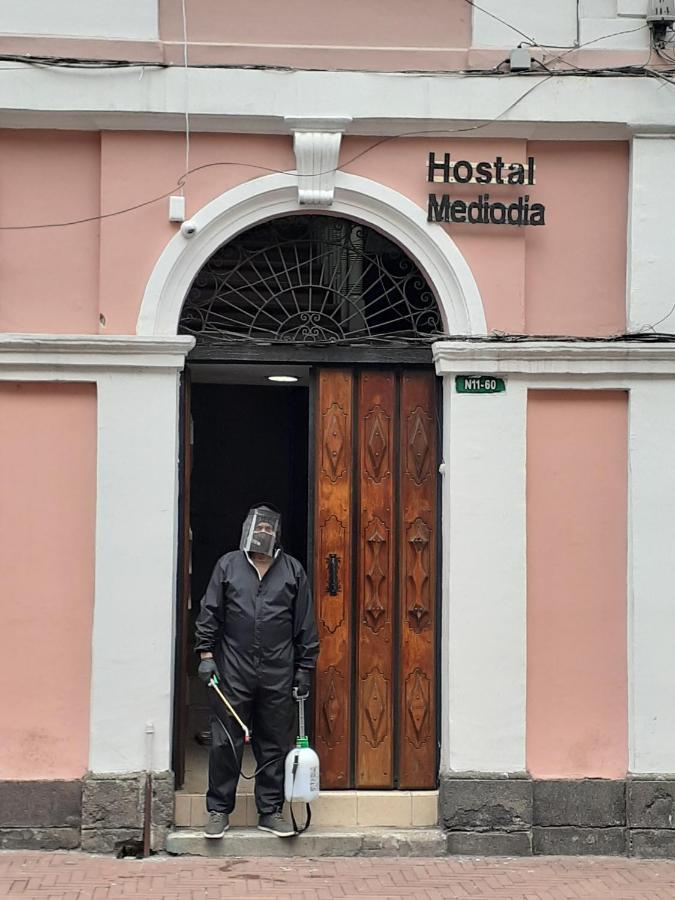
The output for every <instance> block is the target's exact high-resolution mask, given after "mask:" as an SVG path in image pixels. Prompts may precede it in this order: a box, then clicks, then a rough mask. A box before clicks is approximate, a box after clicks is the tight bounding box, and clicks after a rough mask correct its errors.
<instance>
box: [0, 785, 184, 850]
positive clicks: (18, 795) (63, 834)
mask: <svg viewBox="0 0 675 900" xmlns="http://www.w3.org/2000/svg"><path fill="white" fill-rule="evenodd" d="M144 805H145V773H142V772H135V773H131V774H128V775H87V776H85V777H84V778H83V779H82V780H78V781H0V849H2V850H17V849H30V850H38V849H39V850H75V849H78V848H79V849H82V850H88V851H90V852H97V853H116V852H119V851H120V850H121V849H122V848H123V846H127V847H128V846H129V845H131V847H133V845H134V843H137V844H139V845H141V844H142V841H143V813H144ZM173 821H174V780H173V773H172V772H155V773H154V774H153V777H152V837H151V846H152V849H153V850H163V849H164V847H165V846H166V836H167V833H168V831H169V829H170V828H171V826H172V825H173Z"/></svg>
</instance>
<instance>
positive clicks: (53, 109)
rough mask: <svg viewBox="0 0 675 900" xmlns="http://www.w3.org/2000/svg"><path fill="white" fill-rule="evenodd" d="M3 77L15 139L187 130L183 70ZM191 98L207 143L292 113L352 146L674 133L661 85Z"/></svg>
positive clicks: (232, 81)
mask: <svg viewBox="0 0 675 900" xmlns="http://www.w3.org/2000/svg"><path fill="white" fill-rule="evenodd" d="M539 6H541V7H542V9H543V8H544V6H546V8H547V9H548V8H549V7H550V4H542V3H539ZM544 14H546V15H548V12H545V13H544ZM506 18H509V16H507V17H506ZM512 37H513V36H512ZM540 40H542V38H541V37H540ZM512 45H513V44H512V38H511V39H510V40H509V46H512ZM0 73H1V75H2V77H1V78H0V111H1V112H2V118H3V123H4V125H5V127H7V128H21V127H27V128H28V127H33V128H36V127H41V128H42V127H44V128H49V127H55V128H77V129H90V130H94V131H100V130H101V129H102V128H106V129H115V128H119V129H126V130H131V131H134V130H138V131H180V130H182V129H183V128H184V127H185V73H184V71H183V69H182V67H179V66H176V67H171V68H169V69H166V70H145V72H144V74H143V78H142V80H141V79H139V77H138V74H137V72H136V70H130V71H129V72H127V73H122V72H119V71H115V72H96V73H95V75H92V74H91V73H89V74H86V73H82V72H78V73H72V72H71V73H69V74H68V76H67V77H66V76H64V73H63V72H61V71H52V70H50V69H48V68H44V69H36V68H35V67H32V66H31V67H29V66H26V67H25V68H23V67H21V66H18V67H17V65H16V63H14V62H11V63H4V64H2V63H0ZM535 86H537V90H532V88H534V87H535ZM189 87H190V115H191V118H192V120H193V123H194V125H195V127H198V129H199V130H200V131H205V132H218V133H220V132H235V133H237V134H240V133H244V132H251V133H256V134H288V131H289V127H288V123H287V116H288V111H289V109H292V110H294V112H295V118H297V119H302V118H305V116H306V115H307V114H309V111H315V110H317V109H331V110H335V111H336V115H337V113H339V114H340V115H341V116H343V117H345V118H349V117H351V118H352V120H353V121H352V122H351V124H350V125H349V133H350V134H365V135H373V134H377V135H394V134H404V133H410V132H411V131H420V132H422V131H436V132H440V131H442V129H443V128H444V127H446V128H447V129H448V132H449V133H450V134H452V132H453V130H454V129H456V127H457V125H465V124H471V123H481V129H480V131H477V132H476V133H475V134H476V137H481V138H487V137H493V136H502V137H508V136H512V137H517V138H523V137H526V138H529V139H531V140H555V139H561V140H564V139H580V138H583V139H585V140H594V139H621V140H625V139H627V138H628V137H630V135H631V134H633V133H636V132H644V131H662V132H668V131H670V132H672V131H674V130H675V104H674V103H673V102H672V98H671V91H669V90H664V89H663V87H662V85H661V83H659V82H658V81H657V79H654V78H630V79H626V78H588V77H585V76H579V77H576V76H569V75H568V76H564V77H563V76H560V77H557V76H555V75H554V76H542V78H541V79H538V78H536V77H532V76H529V77H528V78H527V79H523V78H518V77H516V78H494V77H490V76H480V75H472V76H471V77H470V78H465V77H461V76H458V75H454V74H448V75H444V74H434V75H431V74H429V75H419V74H411V73H409V74H405V73H386V72H382V73H381V72H307V71H296V72H287V71H277V70H267V71H262V70H255V69H190V71H189ZM111 97H114V98H115V102H114V104H111V102H110V98H111ZM214 98H217V102H216V100H215V99H214ZM598 110H602V117H601V118H602V122H598ZM305 111H307V113H306V112H305ZM483 125H485V127H483ZM430 140H431V138H430Z"/></svg>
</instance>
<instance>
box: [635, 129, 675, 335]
mask: <svg viewBox="0 0 675 900" xmlns="http://www.w3.org/2000/svg"><path fill="white" fill-rule="evenodd" d="M674 172H675V139H674V136H673V135H650V134H647V135H637V136H636V137H635V138H634V139H633V143H632V148H631V179H630V181H631V189H630V207H629V225H628V278H627V305H628V309H627V321H628V329H629V331H640V330H645V331H648V332H649V331H652V330H655V331H661V332H669V333H675V296H673V289H672V285H673V233H675V179H674V178H673V173H674Z"/></svg>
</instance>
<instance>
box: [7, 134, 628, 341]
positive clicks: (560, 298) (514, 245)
mask: <svg viewBox="0 0 675 900" xmlns="http://www.w3.org/2000/svg"><path fill="white" fill-rule="evenodd" d="M4 134H5V135H7V139H6V141H5V142H4V143H3V142H0V161H4V162H5V163H6V165H3V166H1V167H0V173H1V174H0V192H1V195H2V196H3V204H2V207H1V208H0V224H4V223H7V224H15V223H19V224H20V223H23V222H44V221H59V220H65V219H68V218H80V217H83V216H86V215H87V214H94V215H95V214H96V213H97V212H98V210H99V209H100V211H101V212H102V213H104V214H108V213H111V212H114V211H116V210H119V209H124V208H125V207H129V206H133V205H135V204H138V203H139V202H143V201H144V200H151V199H152V198H154V197H158V196H160V195H162V194H165V193H166V192H167V191H171V190H172V188H173V187H174V186H175V185H176V183H177V180H178V178H179V177H180V175H181V174H182V172H183V171H184V168H185V155H184V142H183V138H182V136H181V135H180V134H166V133H161V132H138V133H134V132H103V133H101V135H100V136H99V135H88V134H87V135H82V134H76V133H68V132H22V133H18V132H5V133H4ZM430 150H434V151H435V152H436V153H437V154H439V155H440V154H442V153H444V152H446V151H449V152H451V153H452V155H453V157H454V158H455V159H457V158H460V157H461V158H467V159H470V160H473V161H477V160H479V159H482V158H483V159H494V157H495V156H496V155H497V154H501V155H502V156H503V157H504V158H505V159H506V160H509V161H512V160H513V161H518V160H524V159H526V157H527V156H528V155H534V156H535V157H536V159H537V166H538V169H537V174H538V183H537V185H536V186H535V187H534V188H531V189H528V190H527V192H528V193H530V195H531V198H532V201H533V202H536V201H540V202H544V203H545V204H546V207H547V225H546V226H545V227H543V228H523V229H519V228H509V227H498V226H471V225H441V224H439V225H436V226H434V227H437V228H439V229H440V228H445V229H447V231H448V233H449V234H450V235H451V236H452V237H453V239H454V240H455V241H456V243H457V245H458V247H459V249H460V250H461V252H462V253H463V254H464V256H465V258H466V260H467V262H468V263H469V265H470V266H471V269H472V271H473V273H474V276H475V278H476V281H477V283H478V287H479V290H480V292H481V296H482V298H483V303H484V307H485V311H486V317H487V322H488V328H489V329H490V330H497V331H507V332H515V333H523V332H528V333H531V334H579V335H606V334H613V333H617V332H621V331H623V329H624V327H625V272H626V224H627V202H628V199H627V198H628V148H627V144H626V143H624V142H616V143H612V142H598V143H565V142H551V143H545V142H535V143H528V142H526V141H516V140H500V141H496V140H482V139H481V140H469V139H464V140H450V139H436V138H427V137H424V138H422V137H420V138H398V139H393V140H385V141H383V142H382V141H381V139H379V138H357V137H347V138H345V139H344V141H343V146H342V151H341V158H340V166H341V168H342V169H343V170H344V171H346V172H351V173H353V174H358V175H363V176H365V177H368V178H371V179H373V180H374V181H378V182H381V183H384V184H386V185H388V186H390V187H392V188H394V189H395V190H397V191H399V192H400V193H402V194H404V195H405V196H407V197H409V198H410V199H411V200H413V201H414V202H415V203H417V204H418V205H419V206H420V208H422V209H424V210H425V211H426V206H427V198H428V194H429V188H430V185H428V183H427V181H426V160H427V155H428V153H429V151H430ZM213 164H215V165H213ZM190 166H191V167H192V168H196V167H199V166H207V168H205V169H203V170H201V171H199V172H196V173H195V174H193V175H191V176H190V178H189V182H188V185H187V188H186V198H187V212H188V215H191V214H193V213H194V212H196V211H197V210H198V209H200V208H201V207H202V206H203V205H204V204H206V203H207V202H208V201H209V200H211V199H213V198H214V197H217V196H218V195H219V194H221V193H222V192H223V191H225V190H227V189H228V188H230V187H233V186H234V185H237V184H240V183H242V182H245V181H247V180H250V179H253V178H257V177H259V176H260V175H264V174H267V173H268V171H270V170H271V171H287V170H289V169H293V168H294V167H295V158H294V156H293V152H292V139H291V137H290V136H264V135H226V134H194V135H193V138H192V142H191V156H190ZM437 187H438V188H439V192H442V190H443V186H442V185H438V186H437ZM481 190H482V189H478V187H477V186H476V185H466V186H460V185H456V186H450V193H451V195H452V196H453V197H461V198H466V199H473V198H475V197H476V196H477V195H478V193H480V192H481ZM523 192H524V191H522V189H517V188H514V187H507V186H503V187H499V186H493V187H492V188H491V190H490V193H491V196H492V198H493V199H502V200H504V201H509V200H511V199H514V198H515V197H516V196H517V195H518V194H519V193H523ZM176 230H177V226H176V225H173V224H171V223H170V222H169V221H168V200H166V199H162V200H159V201H157V202H156V203H152V204H150V205H148V206H144V207H143V208H141V209H137V210H135V211H134V212H130V213H126V214H125V215H123V216H113V217H110V218H105V219H103V220H101V221H100V222H95V223H90V224H87V225H77V226H73V227H71V228H61V229H47V230H40V231H19V232H2V240H1V241H0V295H1V296H2V297H3V303H2V304H1V305H0V329H4V330H8V331H12V330H16V331H57V332H58V331H62V332H67V331H74V332H92V331H99V332H100V333H102V334H119V333H122V334H124V333H133V332H134V331H135V328H136V320H137V316H138V310H139V308H140V304H141V300H142V297H143V293H144V290H145V286H146V284H147V280H148V278H149V276H150V273H151V272H152V269H153V266H154V265H155V263H156V261H157V259H158V258H159V256H160V254H161V252H162V250H163V248H164V247H165V246H166V244H167V243H168V241H169V240H170V239H171V237H172V236H173V235H174V234H175V233H176ZM99 316H100V317H101V318H100V321H101V323H102V324H101V325H100V326H99Z"/></svg>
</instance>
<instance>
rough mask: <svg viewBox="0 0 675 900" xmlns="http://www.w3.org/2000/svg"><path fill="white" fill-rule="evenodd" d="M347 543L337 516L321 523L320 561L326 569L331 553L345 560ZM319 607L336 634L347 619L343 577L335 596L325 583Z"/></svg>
mask: <svg viewBox="0 0 675 900" xmlns="http://www.w3.org/2000/svg"><path fill="white" fill-rule="evenodd" d="M345 544H346V541H345V529H344V526H343V524H342V522H341V521H340V520H339V519H338V517H337V516H329V517H328V518H327V519H326V521H325V522H324V523H323V524H322V525H321V549H320V551H319V561H320V563H321V564H322V565H323V567H324V571H325V570H326V565H327V561H328V558H329V557H330V554H331V553H334V554H336V556H337V557H338V559H339V560H344V558H345V549H346V548H345ZM319 609H320V615H321V622H322V623H323V625H324V627H325V628H326V629H327V630H328V631H329V632H330V633H331V634H335V632H336V631H337V630H338V628H339V627H340V626H341V625H342V623H343V622H344V619H345V598H344V585H343V579H339V580H338V591H337V593H336V594H335V596H331V595H330V593H329V592H328V585H327V584H325V585H324V589H323V591H322V593H321V602H320V607H319Z"/></svg>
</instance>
